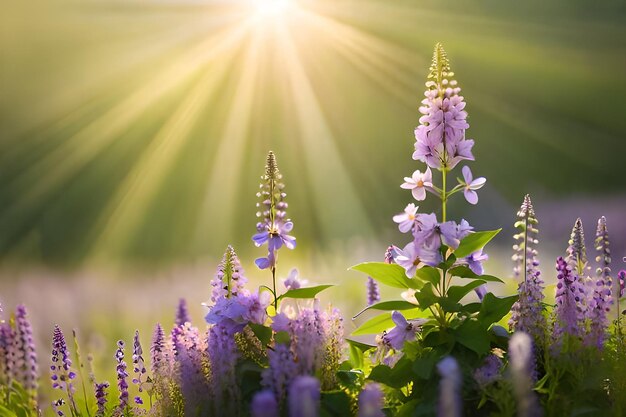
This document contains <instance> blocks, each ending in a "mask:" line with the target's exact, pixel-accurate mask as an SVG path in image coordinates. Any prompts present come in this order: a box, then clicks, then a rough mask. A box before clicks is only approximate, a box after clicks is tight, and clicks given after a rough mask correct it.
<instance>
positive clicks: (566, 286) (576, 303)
mask: <svg viewBox="0 0 626 417" xmlns="http://www.w3.org/2000/svg"><path fill="white" fill-rule="evenodd" d="M556 269H557V284H556V297H555V300H556V307H555V308H554V312H553V314H554V334H553V337H554V338H555V342H554V343H553V344H552V346H553V350H555V351H556V350H557V349H558V348H560V346H561V344H562V339H563V337H564V336H565V335H570V336H573V337H577V338H582V336H583V330H584V326H582V325H581V324H582V322H583V320H584V311H583V307H582V303H583V300H584V297H585V290H584V288H582V286H581V285H580V282H579V281H578V280H577V279H576V276H575V274H574V273H573V272H572V268H571V266H570V265H569V264H568V263H567V262H566V261H565V260H564V259H563V258H562V257H559V258H558V259H557V261H556Z"/></svg>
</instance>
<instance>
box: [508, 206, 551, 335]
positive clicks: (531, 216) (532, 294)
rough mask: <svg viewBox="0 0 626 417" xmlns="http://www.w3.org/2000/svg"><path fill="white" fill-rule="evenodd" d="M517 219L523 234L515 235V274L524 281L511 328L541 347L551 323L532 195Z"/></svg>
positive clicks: (519, 289)
mask: <svg viewBox="0 0 626 417" xmlns="http://www.w3.org/2000/svg"><path fill="white" fill-rule="evenodd" d="M517 218H518V220H517V221H516V223H515V227H517V228H518V230H519V231H518V233H516V234H515V235H514V236H513V237H514V239H515V240H516V241H517V243H516V244H515V245H514V246H513V250H514V254H513V262H514V268H513V273H514V275H515V277H516V278H518V279H520V278H521V282H520V283H519V286H518V294H519V299H518V300H517V301H516V302H515V304H513V307H512V308H511V312H512V314H511V319H510V320H509V329H510V330H511V331H521V332H525V333H527V334H529V335H530V336H531V337H532V338H533V340H534V342H535V344H536V345H537V346H543V343H544V335H545V332H546V327H547V321H546V318H545V316H544V315H543V299H544V295H543V291H544V283H543V280H542V279H541V271H540V270H539V259H538V257H537V256H538V252H537V249H536V246H537V244H538V243H539V241H538V240H537V234H538V233H539V230H538V229H537V224H539V221H538V220H537V217H536V216H535V210H534V208H533V204H532V201H531V199H530V196H529V195H528V194H526V196H525V197H524V201H523V202H522V205H521V207H520V210H519V211H518V212H517Z"/></svg>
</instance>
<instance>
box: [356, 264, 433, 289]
mask: <svg viewBox="0 0 626 417" xmlns="http://www.w3.org/2000/svg"><path fill="white" fill-rule="evenodd" d="M350 269H352V270H355V271H359V272H363V273H365V274H367V275H368V276H370V277H372V278H374V279H375V280H376V281H378V282H380V283H381V284H385V285H388V286H390V287H394V288H402V289H408V288H413V289H419V288H420V287H421V285H420V284H421V283H420V282H419V281H417V280H414V279H409V278H407V277H406V273H405V271H404V268H402V267H401V266H400V265H397V264H388V263H385V262H364V263H361V264H358V265H354V266H353V267H351V268H350Z"/></svg>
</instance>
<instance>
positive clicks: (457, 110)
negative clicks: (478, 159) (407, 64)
mask: <svg viewBox="0 0 626 417" xmlns="http://www.w3.org/2000/svg"><path fill="white" fill-rule="evenodd" d="M452 75H453V73H452V71H451V70H450V63H449V61H448V57H447V55H446V52H445V51H444V49H443V47H442V46H441V44H437V45H436V46H435V51H434V54H433V64H432V66H431V67H430V72H429V74H428V79H429V81H428V82H427V83H426V87H427V90H426V92H425V93H424V96H425V97H426V98H425V99H424V100H422V104H423V106H421V107H420V109H419V111H420V113H422V115H423V116H422V117H420V126H418V127H417V128H416V129H415V139H416V143H415V152H414V153H413V159H415V160H420V161H422V162H425V163H426V164H428V166H429V167H431V168H436V169H446V170H450V169H453V168H454V167H455V166H456V165H457V164H458V163H459V162H460V161H461V160H474V156H473V155H472V152H471V150H472V147H473V145H474V141H473V140H471V139H465V130H466V129H467V128H469V124H468V123H467V121H466V119H467V112H466V111H465V110H464V109H465V101H464V99H463V97H462V96H460V95H459V93H460V91H461V89H460V88H459V87H458V86H457V82H456V80H454V79H451V78H450V77H452Z"/></svg>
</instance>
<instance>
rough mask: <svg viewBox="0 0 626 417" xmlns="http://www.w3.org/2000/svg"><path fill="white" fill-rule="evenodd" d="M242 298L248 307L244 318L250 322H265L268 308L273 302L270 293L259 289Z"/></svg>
mask: <svg viewBox="0 0 626 417" xmlns="http://www.w3.org/2000/svg"><path fill="white" fill-rule="evenodd" d="M240 298H241V297H240ZM242 300H244V302H245V304H244V306H245V307H246V308H245V313H244V315H243V318H244V319H245V320H246V321H248V322H250V323H256V324H264V323H265V320H266V319H267V311H266V309H267V307H268V306H269V305H270V303H271V299H270V293H269V292H266V291H261V290H260V289H259V290H258V291H257V292H255V293H252V294H250V295H249V296H248V297H245V298H242Z"/></svg>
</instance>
